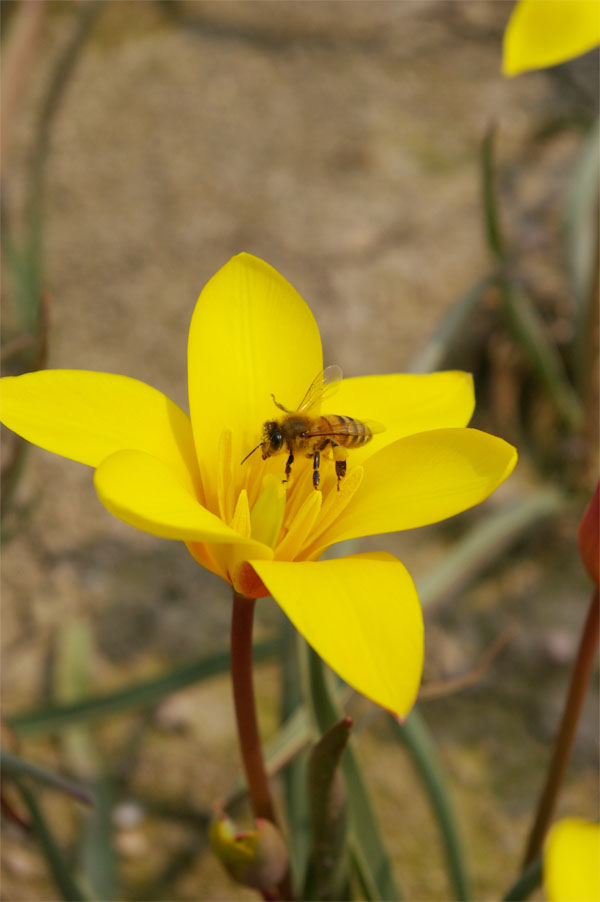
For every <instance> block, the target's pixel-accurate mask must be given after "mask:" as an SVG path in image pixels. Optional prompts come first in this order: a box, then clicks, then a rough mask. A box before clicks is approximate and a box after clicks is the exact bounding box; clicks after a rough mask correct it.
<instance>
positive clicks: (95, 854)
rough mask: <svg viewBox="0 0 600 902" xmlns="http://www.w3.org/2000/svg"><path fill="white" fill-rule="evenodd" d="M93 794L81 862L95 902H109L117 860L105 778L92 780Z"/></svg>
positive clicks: (113, 896)
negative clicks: (92, 804) (96, 901)
mask: <svg viewBox="0 0 600 902" xmlns="http://www.w3.org/2000/svg"><path fill="white" fill-rule="evenodd" d="M93 793H94V806H93V808H92V810H91V811H90V812H89V815H88V818H87V822H86V824H85V827H84V830H83V836H82V846H81V849H80V859H81V864H82V870H83V873H84V874H85V882H86V885H87V886H89V887H90V888H91V891H92V894H93V897H94V899H97V900H98V902H109V900H111V899H115V898H117V896H116V887H117V856H116V851H115V843H114V835H113V825H112V814H113V799H112V796H113V793H112V789H111V785H110V782H109V780H108V779H107V778H106V777H105V776H104V775H102V774H100V775H99V776H98V777H96V779H95V780H94V787H93Z"/></svg>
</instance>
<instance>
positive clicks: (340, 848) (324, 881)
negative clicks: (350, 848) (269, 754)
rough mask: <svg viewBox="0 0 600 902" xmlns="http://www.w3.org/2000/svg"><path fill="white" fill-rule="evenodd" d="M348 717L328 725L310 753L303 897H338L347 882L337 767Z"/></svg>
mask: <svg viewBox="0 0 600 902" xmlns="http://www.w3.org/2000/svg"><path fill="white" fill-rule="evenodd" d="M351 729H352V719H351V718H350V717H345V718H343V719H342V720H340V721H339V722H338V723H336V724H334V725H333V726H332V727H330V728H329V729H328V730H327V731H326V732H325V733H324V734H323V735H322V736H321V738H320V739H319V741H318V742H317V743H316V745H315V746H314V747H313V749H312V751H311V753H310V759H309V764H308V798H309V805H310V824H311V847H312V848H311V852H312V854H311V867H310V883H311V891H310V892H308V893H307V892H305V894H304V898H305V899H318V900H333V902H335V900H338V902H339V900H341V899H344V898H346V893H345V889H346V887H347V886H348V873H347V866H348V862H347V856H346V838H347V832H348V818H347V810H346V808H347V806H346V787H345V785H344V780H343V777H342V775H341V772H340V770H339V765H340V761H341V757H342V754H343V752H344V750H345V748H346V747H347V745H348V739H349V738H350V730H351Z"/></svg>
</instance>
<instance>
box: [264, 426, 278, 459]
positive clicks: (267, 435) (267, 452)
mask: <svg viewBox="0 0 600 902" xmlns="http://www.w3.org/2000/svg"><path fill="white" fill-rule="evenodd" d="M282 447H283V435H282V434H281V429H280V428H279V423H277V422H276V421H275V420H270V421H269V422H267V423H265V425H264V426H263V441H262V443H261V449H262V458H263V460H266V459H267V457H270V456H271V455H272V454H277V452H278V451H281V449H282Z"/></svg>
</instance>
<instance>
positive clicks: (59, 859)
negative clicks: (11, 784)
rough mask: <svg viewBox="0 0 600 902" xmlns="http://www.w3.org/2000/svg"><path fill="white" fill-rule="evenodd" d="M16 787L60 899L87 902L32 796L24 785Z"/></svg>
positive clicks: (20, 784)
mask: <svg viewBox="0 0 600 902" xmlns="http://www.w3.org/2000/svg"><path fill="white" fill-rule="evenodd" d="M17 785H18V787H19V792H20V793H21V796H22V798H23V801H24V802H25V805H26V806H27V808H28V810H29V814H30V816H31V822H32V825H33V829H34V831H35V835H36V837H37V840H38V842H39V844H40V847H41V850H42V852H43V854H44V858H45V859H46V863H47V864H48V868H49V870H50V873H51V874H52V878H53V880H54V882H55V884H56V886H57V888H58V890H59V892H60V894H61V896H62V898H63V899H65V900H66V902H87V897H86V895H85V894H84V893H83V892H82V890H81V889H80V887H79V886H78V885H77V882H76V881H75V879H74V878H73V875H72V874H71V871H70V869H69V866H68V864H67V862H66V860H65V857H64V855H63V853H62V851H61V849H60V846H59V844H58V843H57V841H56V839H55V836H54V833H53V832H52V830H51V828H50V825H49V824H48V822H47V821H46V818H45V817H44V814H43V811H42V809H41V807H40V806H39V805H38V803H37V800H36V798H35V796H34V794H33V793H32V792H31V790H30V789H28V788H27V786H25V784H24V783H21V782H18V783H17Z"/></svg>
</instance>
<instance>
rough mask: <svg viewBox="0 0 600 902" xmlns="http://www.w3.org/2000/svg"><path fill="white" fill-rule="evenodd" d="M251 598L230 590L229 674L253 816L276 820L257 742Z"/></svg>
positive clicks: (260, 748)
mask: <svg viewBox="0 0 600 902" xmlns="http://www.w3.org/2000/svg"><path fill="white" fill-rule="evenodd" d="M255 604H256V602H255V600H254V599H253V598H244V596H243V595H238V594H237V592H234V593H233V613H232V616H231V678H232V681H233V700H234V704H235V716H236V720H237V729H238V738H239V742H240V750H241V753H242V761H243V764H244V770H245V772H246V780H247V781H248V791H249V793H250V801H251V803H252V810H253V811H254V816H255V817H257V818H265V820H268V821H271V822H272V823H274V824H276V823H277V820H276V818H275V809H274V807H273V800H272V798H271V792H270V789H269V781H268V780H267V772H266V770H265V763H264V759H263V754H262V747H261V744H260V735H259V732H258V723H257V720H256V705H255V703H254V685H253V675H252V622H253V619H254V606H255Z"/></svg>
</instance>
